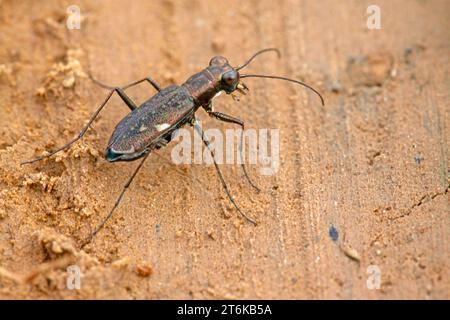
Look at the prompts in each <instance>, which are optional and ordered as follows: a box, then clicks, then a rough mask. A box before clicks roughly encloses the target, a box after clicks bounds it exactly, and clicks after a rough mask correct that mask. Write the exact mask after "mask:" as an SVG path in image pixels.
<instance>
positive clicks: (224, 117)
mask: <svg viewBox="0 0 450 320" xmlns="http://www.w3.org/2000/svg"><path fill="white" fill-rule="evenodd" d="M207 112H208V114H209V115H210V116H211V117H213V118H215V119H217V120H220V121H224V122H229V123H234V124H237V125H240V126H241V128H242V132H241V139H240V140H241V141H240V143H239V154H240V157H241V162H242V170H243V171H244V175H245V177H246V178H247V181H248V182H249V183H250V185H251V186H252V187H253V188H255V190H256V191H258V192H260V191H261V190H260V189H259V188H258V187H257V186H256V184H255V183H254V182H253V181H252V180H251V179H250V177H249V175H248V173H247V169H246V167H245V161H244V157H243V154H242V153H243V150H242V149H243V147H244V121H242V120H241V119H238V118H236V117H233V116H230V115H227V114H225V113H221V112H215V111H212V109H209V110H207Z"/></svg>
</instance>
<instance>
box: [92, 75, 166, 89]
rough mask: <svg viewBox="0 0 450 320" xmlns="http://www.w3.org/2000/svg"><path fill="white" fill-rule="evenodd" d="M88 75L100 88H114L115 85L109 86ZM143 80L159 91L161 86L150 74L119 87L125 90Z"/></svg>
mask: <svg viewBox="0 0 450 320" xmlns="http://www.w3.org/2000/svg"><path fill="white" fill-rule="evenodd" d="M89 77H90V78H91V80H92V81H94V82H95V83H96V84H98V85H99V86H100V87H102V88H105V89H110V90H112V89H115V88H116V87H113V86H109V85H107V84H104V83H103V82H101V81H99V80H97V79H95V78H94V77H93V76H92V75H91V74H89ZM144 81H147V82H148V83H150V84H151V85H152V86H153V88H155V89H156V91H161V86H160V85H159V84H158V83H156V81H155V80H153V79H152V78H151V77H150V76H148V77H146V78H144V79H141V80H138V81H135V82H132V83H130V84H127V85H126V86H123V87H121V88H122V89H123V90H126V89H128V88H131V87H133V86H135V85H137V84H140V83H142V82H144Z"/></svg>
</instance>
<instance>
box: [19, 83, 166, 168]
mask: <svg viewBox="0 0 450 320" xmlns="http://www.w3.org/2000/svg"><path fill="white" fill-rule="evenodd" d="M91 79H92V81H94V82H95V83H97V84H98V85H100V86H102V87H104V88H108V89H111V92H110V93H109V94H108V96H107V97H106V99H105V101H103V103H102V104H101V105H100V107H99V108H98V109H97V110H96V111H95V112H94V113H93V115H92V116H91V118H90V119H89V122H88V123H87V124H86V126H84V128H83V129H82V130H81V131H80V133H79V134H78V136H77V137H75V138H74V139H72V140H71V141H69V142H68V143H66V144H65V145H63V146H62V147H61V148H58V149H56V150H54V151H52V152H50V153H49V154H46V155H44V156H41V157H37V158H35V159H33V160H28V161H24V162H22V163H21V165H23V164H30V163H33V162H37V161H40V160H43V159H46V158H49V157H51V156H53V155H54V154H56V153H58V152H60V151H63V150H65V149H68V148H70V146H71V145H72V144H74V143H75V142H77V141H78V140H80V139H81V138H83V136H84V134H85V133H86V131H87V130H88V129H89V127H90V126H91V124H92V122H94V120H95V119H96V118H97V116H98V114H99V113H100V111H102V109H103V108H104V107H105V105H106V103H107V102H108V101H109V99H110V98H111V96H112V95H113V93H114V92H117V94H118V95H119V97H120V98H121V99H122V101H123V102H125V104H126V105H127V106H128V108H129V109H130V110H131V111H133V110H135V109H136V108H137V105H136V104H135V103H134V102H133V100H132V99H131V98H130V97H129V96H128V95H127V94H126V93H125V89H126V88H129V87H131V86H133V85H135V84H138V83H141V82H143V81H145V80H147V81H149V82H150V83H151V84H152V85H153V86H154V87H155V88H156V89H157V90H158V91H159V90H160V87H159V86H158V84H156V82H154V81H153V80H152V79H151V78H150V77H147V78H145V79H142V80H139V81H136V82H133V83H131V84H129V85H127V86H125V87H123V88H119V87H109V86H107V85H105V84H103V83H101V82H100V81H98V80H96V79H94V78H93V77H92V76H91Z"/></svg>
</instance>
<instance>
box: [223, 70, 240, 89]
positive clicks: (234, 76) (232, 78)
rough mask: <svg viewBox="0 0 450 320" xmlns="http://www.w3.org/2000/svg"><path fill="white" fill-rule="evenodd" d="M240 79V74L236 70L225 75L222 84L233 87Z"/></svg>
mask: <svg viewBox="0 0 450 320" xmlns="http://www.w3.org/2000/svg"><path fill="white" fill-rule="evenodd" d="M238 77H239V76H238V73H237V72H236V71H234V70H231V71H228V72H226V73H224V74H223V76H222V82H223V83H224V84H225V85H227V86H232V85H234V84H235V83H237V81H238Z"/></svg>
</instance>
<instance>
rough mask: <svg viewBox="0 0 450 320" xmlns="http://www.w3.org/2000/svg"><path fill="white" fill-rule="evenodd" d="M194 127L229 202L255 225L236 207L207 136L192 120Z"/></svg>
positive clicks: (250, 220)
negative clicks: (209, 156) (206, 149)
mask: <svg viewBox="0 0 450 320" xmlns="http://www.w3.org/2000/svg"><path fill="white" fill-rule="evenodd" d="M194 128H195V130H196V131H197V132H198V134H199V135H200V137H201V138H202V140H203V143H204V144H205V145H206V147H207V148H208V150H209V152H210V153H211V157H212V159H213V162H214V166H215V167H216V171H217V174H218V176H219V179H220V182H221V183H222V186H223V189H224V190H225V193H226V194H227V196H228V198H229V199H230V201H231V203H232V204H233V205H234V207H235V208H236V210H237V211H238V212H239V213H240V214H241V216H242V217H244V219H245V220H247V221H248V222H250V223H252V224H254V225H256V222H255V221H254V220H252V219H251V218H249V217H248V216H247V215H246V214H245V213H244V212H242V210H241V209H240V208H239V207H238V205H237V204H236V202H235V201H234V199H233V197H232V196H231V193H230V191H229V190H228V186H227V183H226V182H225V179H224V178H223V175H222V172H221V171H220V168H219V165H218V164H217V162H216V157H215V154H214V151H213V150H212V149H211V145H210V142H209V140H208V138H207V137H206V136H205V133H204V132H203V129H202V128H201V127H200V125H199V124H198V122H197V121H194Z"/></svg>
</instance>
